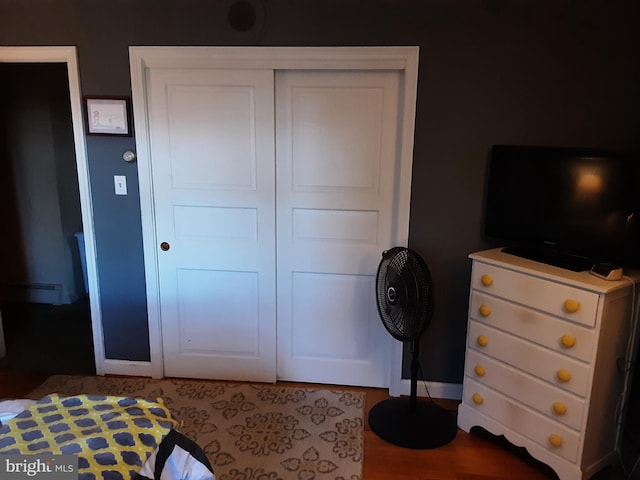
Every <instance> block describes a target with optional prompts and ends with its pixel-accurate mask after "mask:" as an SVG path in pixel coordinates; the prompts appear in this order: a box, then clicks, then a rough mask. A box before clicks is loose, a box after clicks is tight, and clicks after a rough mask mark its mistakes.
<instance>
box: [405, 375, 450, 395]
mask: <svg viewBox="0 0 640 480" xmlns="http://www.w3.org/2000/svg"><path fill="white" fill-rule="evenodd" d="M427 389H429V393H428V394H427ZM410 394H411V380H410V379H406V378H403V379H402V381H401V382H400V392H399V395H410ZM417 395H418V396H419V397H428V396H429V395H430V396H431V398H446V399H449V400H462V384H461V383H442V382H426V387H425V382H421V381H419V382H418V388H417Z"/></svg>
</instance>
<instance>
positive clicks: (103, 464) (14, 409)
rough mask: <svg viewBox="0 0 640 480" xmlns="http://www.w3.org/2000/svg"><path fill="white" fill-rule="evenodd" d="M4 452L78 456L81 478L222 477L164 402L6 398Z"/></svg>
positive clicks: (1, 414) (0, 407)
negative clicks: (180, 428)
mask: <svg viewBox="0 0 640 480" xmlns="http://www.w3.org/2000/svg"><path fill="white" fill-rule="evenodd" d="M0 422H1V423H0V455H25V454H26V455H41V454H53V455H73V456H75V457H77V466H76V468H77V473H78V477H77V478H78V480H98V479H102V480H128V479H131V480H145V479H152V480H173V479H180V480H215V475H214V473H213V469H212V467H211V465H210V463H209V461H208V460H207V457H206V455H205V454H204V452H203V451H202V449H201V448H200V447H199V446H198V445H197V444H195V443H194V442H192V441H191V440H190V439H188V438H187V437H185V436H184V435H182V434H181V433H180V432H179V430H178V427H179V425H178V422H177V421H176V420H175V419H174V418H173V417H172V415H171V413H170V412H169V409H168V408H167V407H166V406H165V405H164V404H163V402H162V400H161V399H159V398H158V399H155V400H147V399H141V398H131V397H116V396H108V395H75V396H61V395H57V394H52V395H47V396H45V397H43V398H41V399H40V400H38V401H33V400H10V401H0Z"/></svg>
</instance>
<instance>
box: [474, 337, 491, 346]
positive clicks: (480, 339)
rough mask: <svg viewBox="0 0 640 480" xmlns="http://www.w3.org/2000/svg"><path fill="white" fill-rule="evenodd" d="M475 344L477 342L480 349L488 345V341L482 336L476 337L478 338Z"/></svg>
mask: <svg viewBox="0 0 640 480" xmlns="http://www.w3.org/2000/svg"><path fill="white" fill-rule="evenodd" d="M476 342H478V345H480V346H481V347H486V346H487V345H489V339H488V338H487V337H485V336H484V335H478V338H476Z"/></svg>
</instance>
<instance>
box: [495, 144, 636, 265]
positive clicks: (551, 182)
mask: <svg viewBox="0 0 640 480" xmlns="http://www.w3.org/2000/svg"><path fill="white" fill-rule="evenodd" d="M484 233H485V235H486V236H487V237H489V238H492V239H499V240H501V241H504V242H505V244H507V246H508V248H507V249H506V251H507V252H509V253H514V254H516V255H520V256H524V257H528V258H532V259H534V260H538V261H542V262H545V263H550V264H553V265H557V266H561V267H564V268H569V269H571V270H576V271H579V270H587V269H589V268H591V266H592V265H593V264H594V263H598V262H610V263H617V264H619V265H622V266H629V267H634V268H639V267H640V155H638V154H635V153H623V152H606V151H597V150H587V149H573V148H551V147H530V146H513V145H495V146H493V147H492V149H491V153H490V158H489V169H488V175H487V187H486V201H485V211H484Z"/></svg>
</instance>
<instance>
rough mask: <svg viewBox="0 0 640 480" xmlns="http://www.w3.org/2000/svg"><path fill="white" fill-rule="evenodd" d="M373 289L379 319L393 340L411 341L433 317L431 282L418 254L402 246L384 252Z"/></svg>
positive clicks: (425, 265) (427, 270) (424, 264)
mask: <svg viewBox="0 0 640 480" xmlns="http://www.w3.org/2000/svg"><path fill="white" fill-rule="evenodd" d="M376 290H377V295H376V298H377V305H378V312H379V314H380V318H381V319H382V323H383V325H384V326H385V328H386V329H387V331H388V332H389V333H390V334H391V335H392V336H393V337H394V338H396V339H397V340H401V341H409V340H414V339H416V338H417V337H419V336H420V335H421V334H422V333H423V332H424V331H425V330H426V328H427V326H428V325H429V323H430V321H431V317H432V316H433V283H432V280H431V272H430V271H429V268H428V267H427V264H426V263H425V262H424V260H423V259H422V257H420V255H418V254H417V253H416V252H415V251H413V250H411V249H409V248H405V247H394V248H392V249H390V250H387V251H385V252H384V253H383V254H382V260H381V262H380V265H379V266H378V273H377V275H376Z"/></svg>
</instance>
